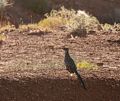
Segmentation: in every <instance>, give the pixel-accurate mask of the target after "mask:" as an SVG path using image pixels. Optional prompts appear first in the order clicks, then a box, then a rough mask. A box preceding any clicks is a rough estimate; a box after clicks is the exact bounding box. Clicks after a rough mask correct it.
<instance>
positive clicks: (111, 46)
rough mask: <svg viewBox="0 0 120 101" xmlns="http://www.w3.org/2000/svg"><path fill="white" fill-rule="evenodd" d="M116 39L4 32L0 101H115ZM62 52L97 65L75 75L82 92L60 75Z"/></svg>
mask: <svg viewBox="0 0 120 101" xmlns="http://www.w3.org/2000/svg"><path fill="white" fill-rule="evenodd" d="M119 38H120V36H119V33H117V34H114V33H97V34H92V35H87V36H86V37H78V38H75V39H71V38H70V35H69V33H66V32H63V31H59V30H57V31H54V32H40V33H32V34H28V32H24V33H23V32H21V33H19V31H18V30H16V31H13V32H9V33H8V34H7V39H6V41H5V42H3V44H1V47H0V101H80V100H82V101H119V100H120V95H119V92H120V44H119ZM62 46H66V47H69V48H70V54H71V56H72V57H73V58H74V59H75V60H76V62H78V61H80V60H87V61H91V62H92V63H94V64H98V63H102V64H103V65H101V66H100V67H99V68H98V70H83V69H81V70H80V72H81V75H82V77H83V78H84V80H85V82H86V86H87V88H88V89H87V90H86V91H85V90H84V89H82V87H81V86H80V84H79V82H78V81H77V78H76V76H74V77H73V78H70V77H69V73H68V72H67V71H66V70H65V69H64V64H63V57H64V53H63V50H61V49H60V47H62Z"/></svg>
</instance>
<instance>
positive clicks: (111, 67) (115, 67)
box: [109, 67, 118, 69]
mask: <svg viewBox="0 0 120 101" xmlns="http://www.w3.org/2000/svg"><path fill="white" fill-rule="evenodd" d="M109 68H111V69H117V68H118V67H109Z"/></svg>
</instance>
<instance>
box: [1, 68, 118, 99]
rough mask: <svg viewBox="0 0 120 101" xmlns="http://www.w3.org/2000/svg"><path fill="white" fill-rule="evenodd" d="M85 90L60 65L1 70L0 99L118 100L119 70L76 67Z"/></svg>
mask: <svg viewBox="0 0 120 101" xmlns="http://www.w3.org/2000/svg"><path fill="white" fill-rule="evenodd" d="M80 71H81V75H82V77H83V78H84V80H85V83H86V86H87V90H84V89H82V87H81V86H80V85H79V82H78V81H77V78H76V77H75V76H74V77H73V78H70V77H69V73H68V72H67V71H66V70H64V69H51V70H49V69H41V70H37V71H19V72H7V73H1V75H0V76H1V78H0V101H119V100H120V94H119V93H120V76H119V72H120V70H110V69H104V70H94V71H87V70H80Z"/></svg>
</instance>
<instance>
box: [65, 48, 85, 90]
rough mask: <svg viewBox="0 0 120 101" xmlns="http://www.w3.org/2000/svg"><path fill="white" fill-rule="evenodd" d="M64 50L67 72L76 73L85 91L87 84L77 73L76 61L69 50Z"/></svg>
mask: <svg viewBox="0 0 120 101" xmlns="http://www.w3.org/2000/svg"><path fill="white" fill-rule="evenodd" d="M63 50H64V51H65V58H64V62H65V66H66V70H68V71H69V72H70V73H71V74H73V73H75V74H76V75H77V78H78V80H79V81H80V84H81V85H82V86H83V88H84V89H86V87H85V84H84V82H83V80H82V78H81V76H80V74H79V73H78V71H77V68H76V65H75V63H74V60H73V59H72V58H71V57H70V55H69V49H68V48H63Z"/></svg>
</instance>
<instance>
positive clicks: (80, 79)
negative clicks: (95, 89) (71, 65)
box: [75, 70, 86, 89]
mask: <svg viewBox="0 0 120 101" xmlns="http://www.w3.org/2000/svg"><path fill="white" fill-rule="evenodd" d="M75 74H76V75H77V77H78V79H79V81H80V83H81V85H82V86H83V88H84V89H86V86H85V83H84V81H83V79H82V77H81V76H80V74H79V73H78V72H77V70H76V71H75Z"/></svg>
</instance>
